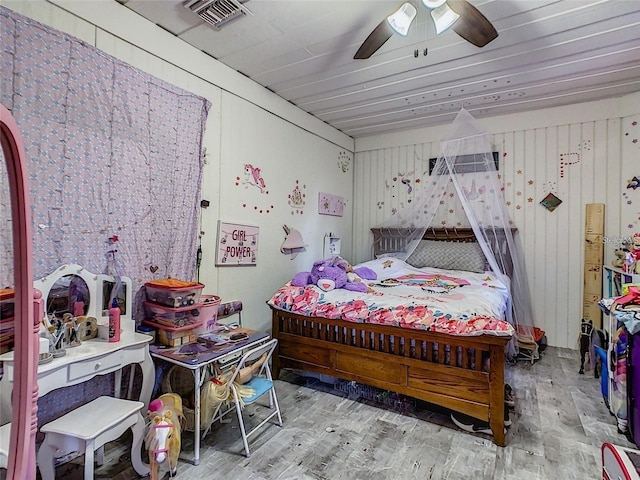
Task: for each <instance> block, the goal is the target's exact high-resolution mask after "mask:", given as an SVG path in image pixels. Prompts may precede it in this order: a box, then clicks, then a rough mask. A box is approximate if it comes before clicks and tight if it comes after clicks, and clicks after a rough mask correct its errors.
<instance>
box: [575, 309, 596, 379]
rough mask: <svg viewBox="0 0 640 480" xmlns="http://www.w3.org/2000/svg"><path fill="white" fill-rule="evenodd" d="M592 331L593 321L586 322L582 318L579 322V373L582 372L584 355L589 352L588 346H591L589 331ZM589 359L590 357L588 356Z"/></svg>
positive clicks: (581, 373)
mask: <svg viewBox="0 0 640 480" xmlns="http://www.w3.org/2000/svg"><path fill="white" fill-rule="evenodd" d="M592 332H593V322H592V321H591V320H589V321H588V322H587V321H586V320H585V319H584V318H583V319H582V321H581V322H580V339H579V342H580V371H579V372H578V373H579V374H580V375H583V374H584V362H585V359H586V356H587V355H588V354H589V347H590V346H591V333H592ZM589 360H591V358H589Z"/></svg>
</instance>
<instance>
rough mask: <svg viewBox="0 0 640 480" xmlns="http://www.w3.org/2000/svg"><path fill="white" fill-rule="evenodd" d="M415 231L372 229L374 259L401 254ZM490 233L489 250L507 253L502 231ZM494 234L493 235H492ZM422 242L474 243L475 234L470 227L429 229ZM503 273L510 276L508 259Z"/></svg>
mask: <svg viewBox="0 0 640 480" xmlns="http://www.w3.org/2000/svg"><path fill="white" fill-rule="evenodd" d="M415 231H416V229H415V228H399V227H394V228H387V227H374V228H372V229H371V232H372V233H373V256H374V258H376V257H377V256H378V255H382V254H385V253H394V252H402V251H404V250H405V248H406V247H407V243H408V242H409V241H410V239H411V235H412V233H414V232H415ZM517 231H518V229H517V228H512V229H511V234H512V235H514V236H515V234H516V232H517ZM490 232H492V233H491V234H490V235H488V237H489V241H490V242H491V243H492V245H491V248H492V250H493V251H494V252H495V251H500V252H508V251H509V247H508V245H507V239H506V236H505V233H504V230H503V229H491V230H490ZM493 232H495V235H494V234H493ZM422 240H437V241H445V242H476V241H477V239H476V234H475V233H474V231H473V229H472V228H471V227H461V228H456V227H439V228H435V227H429V228H427V230H426V231H425V232H424V235H423V236H422ZM505 270H506V271H505V272H504V273H506V274H507V275H509V276H511V273H512V271H513V267H512V263H511V258H509V263H508V265H506V266H505Z"/></svg>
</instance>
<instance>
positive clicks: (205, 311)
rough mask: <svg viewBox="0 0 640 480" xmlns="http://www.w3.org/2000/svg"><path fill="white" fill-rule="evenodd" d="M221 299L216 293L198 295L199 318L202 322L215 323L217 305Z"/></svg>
mask: <svg viewBox="0 0 640 480" xmlns="http://www.w3.org/2000/svg"><path fill="white" fill-rule="evenodd" d="M221 300H222V299H221V298H220V297H219V296H218V295H200V303H199V304H198V305H197V308H198V310H200V320H201V321H202V322H203V323H215V322H216V320H217V319H218V307H219V306H220V301H221Z"/></svg>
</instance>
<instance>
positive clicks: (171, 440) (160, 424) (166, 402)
mask: <svg viewBox="0 0 640 480" xmlns="http://www.w3.org/2000/svg"><path fill="white" fill-rule="evenodd" d="M147 419H148V421H149V423H148V427H147V428H148V430H147V434H146V436H145V445H146V447H147V449H148V450H149V469H150V470H151V480H158V472H159V470H160V465H162V464H163V463H164V462H168V466H169V475H170V476H173V475H175V473H176V470H177V466H178V456H179V455H180V448H181V445H180V432H181V422H182V421H183V419H184V416H183V414H182V398H181V397H180V395H178V394H177V393H165V394H164V395H161V396H160V397H158V398H157V399H156V400H153V401H152V402H151V403H150V404H149V411H148V412H147Z"/></svg>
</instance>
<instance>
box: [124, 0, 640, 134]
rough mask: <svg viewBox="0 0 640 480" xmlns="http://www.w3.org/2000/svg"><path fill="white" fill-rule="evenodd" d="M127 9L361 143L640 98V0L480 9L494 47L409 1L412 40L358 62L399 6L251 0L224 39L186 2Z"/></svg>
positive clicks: (137, 3) (519, 2) (507, 2)
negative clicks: (439, 26) (443, 26)
mask: <svg viewBox="0 0 640 480" xmlns="http://www.w3.org/2000/svg"><path fill="white" fill-rule="evenodd" d="M118 1H120V3H123V4H124V5H126V6H127V7H129V8H131V9H132V10H134V11H136V12H137V13H139V14H140V15H142V16H143V17H145V18H147V19H148V20H149V21H151V22H153V23H155V24H157V25H159V26H160V27H162V28H164V29H165V30H167V31H169V32H171V33H173V34H174V35H176V36H178V37H180V38H181V39H183V40H184V41H185V42H188V43H189V44H192V45H193V46H195V47H197V48H198V49H200V50H202V51H204V52H206V53H208V54H209V55H211V56H212V57H214V58H216V59H217V60H219V61H220V62H222V63H224V64H226V65H228V66H229V67H231V68H233V69H234V70H237V71H239V72H241V73H242V74H244V75H246V76H247V77H249V78H251V79H253V80H254V81H256V82H257V83H259V84H261V85H263V86H264V87H265V88H268V89H269V90H271V91H273V92H275V93H276V94H278V95H279V96H281V97H283V98H284V99H286V100H288V101H290V102H291V103H293V104H295V105H297V106H298V107H300V108H301V109H303V110H305V111H307V112H309V113H310V114H312V115H314V116H316V117H317V118H319V119H321V120H323V121H325V122H326V123H328V124H330V125H332V126H334V127H335V128H337V129H338V130H341V131H343V132H344V133H346V134H347V135H350V136H352V137H354V138H355V137H362V136H368V135H375V134H377V133H382V132H391V131H397V130H405V129H409V128H417V127H423V126H429V125H437V124H446V123H449V122H451V121H452V119H453V117H454V116H455V114H456V113H457V112H458V110H459V109H460V107H461V106H462V105H464V106H465V108H466V109H468V110H469V111H471V112H472V113H473V115H474V116H475V117H476V118H482V117H484V116H490V115H497V114H506V113H517V112H525V111H527V110H531V109H537V108H545V107H552V106H558V105H566V104H572V103H579V102H584V101H591V100H598V99H603V98H610V97H616V96H621V95H626V94H628V93H632V92H637V91H640V1H639V0H471V3H472V4H473V5H474V6H475V7H476V8H478V10H480V12H482V13H483V14H484V15H485V17H487V18H488V19H489V20H490V21H491V22H492V23H493V25H494V26H495V28H496V29H497V31H498V32H499V36H498V38H496V39H495V40H494V41H493V42H491V43H489V44H488V45H486V46H485V47H484V48H478V47H476V46H474V45H472V44H470V43H468V42H467V41H465V40H463V39H462V38H461V37H459V36H458V35H457V34H456V33H455V32H454V31H453V30H447V31H445V32H444V33H442V34H440V35H436V33H435V28H434V26H433V22H432V20H431V17H430V16H429V11H428V10H427V9H426V8H424V7H423V6H422V4H421V2H420V1H419V0H410V1H411V3H413V4H414V6H415V7H416V8H417V10H418V14H417V17H416V20H415V21H414V22H413V24H412V26H411V29H410V31H409V34H408V35H407V36H406V37H401V36H398V35H394V36H393V37H392V38H391V39H390V40H389V41H388V42H387V43H386V44H385V45H384V46H383V47H382V48H381V49H380V50H378V51H377V52H376V53H375V54H374V55H373V56H372V57H371V58H369V59H366V60H354V59H353V55H354V53H355V52H356V50H357V49H358V47H359V46H360V44H361V43H362V42H363V41H364V39H365V38H366V37H367V35H368V34H369V33H370V32H371V31H372V30H373V29H374V28H375V26H376V25H378V23H379V22H380V21H381V20H382V19H383V18H385V17H386V16H387V15H389V14H390V13H392V12H393V11H395V10H396V9H397V8H398V7H399V6H400V4H401V3H402V1H401V0H396V1H387V0H369V1H367V0H342V1H333V0H249V1H247V2H246V3H244V4H243V5H244V6H245V7H246V8H248V9H249V10H250V11H251V12H252V13H253V15H240V16H239V18H237V19H234V20H232V21H230V22H228V23H226V24H224V25H222V26H221V27H220V29H219V30H217V29H215V28H213V27H212V26H210V25H208V24H207V23H205V22H204V21H203V20H202V19H201V18H200V17H198V16H197V15H196V14H195V13H193V12H192V11H190V10H188V9H186V8H185V7H184V5H183V3H184V2H183V1H182V0H118ZM425 49H426V55H425ZM416 50H417V51H418V55H417V57H416V56H415V51H416ZM209 80H211V81H212V82H213V83H215V79H209Z"/></svg>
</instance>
